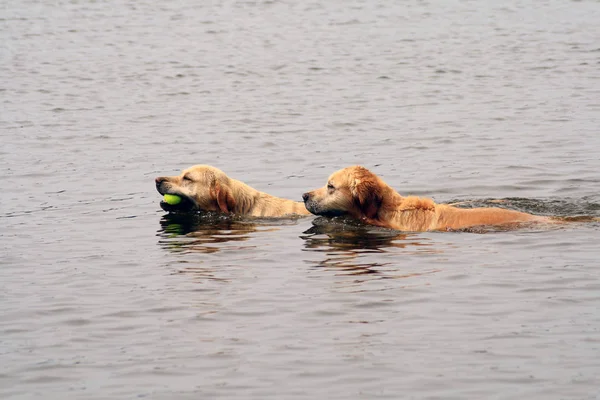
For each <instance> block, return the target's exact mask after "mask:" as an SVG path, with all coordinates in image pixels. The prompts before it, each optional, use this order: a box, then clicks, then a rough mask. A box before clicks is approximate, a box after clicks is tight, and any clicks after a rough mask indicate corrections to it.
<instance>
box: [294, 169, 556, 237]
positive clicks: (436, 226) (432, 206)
mask: <svg viewBox="0 0 600 400" xmlns="http://www.w3.org/2000/svg"><path fill="white" fill-rule="evenodd" d="M303 198H304V202H305V205H306V208H307V209H308V210H309V211H310V212H312V213H313V214H317V215H329V216H332V215H349V216H351V217H353V218H356V219H360V220H362V221H364V222H365V223H368V224H371V225H377V226H382V227H386V228H392V229H398V230H401V231H413V232H415V231H431V230H453V229H463V228H468V227H472V226H479V225H504V224H511V223H521V222H546V221H550V218H548V217H540V216H536V215H532V214H527V213H522V212H518V211H512V210H505V209H501V208H473V209H461V208H457V207H453V206H451V205H445V204H436V203H435V202H434V201H433V200H431V199H426V198H420V197H403V196H401V195H400V194H398V193H397V192H396V191H395V190H394V189H392V188H391V187H390V186H388V185H387V184H386V183H385V182H384V181H383V180H382V179H381V178H379V177H378V176H376V175H375V174H373V173H372V172H371V171H369V170H367V169H366V168H363V167H360V166H353V167H348V168H344V169H342V170H339V171H337V172H335V173H333V174H332V175H331V176H330V177H329V180H328V181H327V185H326V186H325V187H323V188H321V189H317V190H314V191H312V192H308V193H305V194H304V196H303Z"/></svg>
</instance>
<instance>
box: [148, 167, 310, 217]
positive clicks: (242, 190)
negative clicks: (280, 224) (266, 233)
mask: <svg viewBox="0 0 600 400" xmlns="http://www.w3.org/2000/svg"><path fill="white" fill-rule="evenodd" d="M155 182H156V190H158V192H159V193H160V194H161V195H163V201H161V203H160V207H161V208H162V209H163V210H165V211H169V212H192V211H216V212H221V213H225V214H238V215H248V216H253V217H283V216H289V215H309V214H310V212H309V211H308V210H307V209H306V207H305V206H304V203H302V202H298V201H293V200H289V199H283V198H280V197H275V196H271V195H270V194H267V193H264V192H261V191H258V190H256V189H254V188H252V187H250V186H248V185H246V184H245V183H243V182H241V181H238V180H236V179H233V178H230V177H228V176H227V175H226V174H225V173H224V172H223V171H221V170H220V169H218V168H215V167H213V166H210V165H195V166H193V167H190V168H188V169H185V170H183V171H182V172H181V174H180V175H178V176H160V177H157V178H156V179H155Z"/></svg>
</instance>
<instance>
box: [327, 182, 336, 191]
mask: <svg viewBox="0 0 600 400" xmlns="http://www.w3.org/2000/svg"><path fill="white" fill-rule="evenodd" d="M327 189H329V190H334V189H335V188H334V187H333V185H332V184H331V183H328V184H327Z"/></svg>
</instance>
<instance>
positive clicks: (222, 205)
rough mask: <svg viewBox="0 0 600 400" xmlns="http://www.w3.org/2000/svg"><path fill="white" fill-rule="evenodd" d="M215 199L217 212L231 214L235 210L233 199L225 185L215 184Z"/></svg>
mask: <svg viewBox="0 0 600 400" xmlns="http://www.w3.org/2000/svg"><path fill="white" fill-rule="evenodd" d="M215 197H216V199H217V205H218V206H219V210H221V212H224V213H232V212H234V210H235V199H234V198H233V195H232V194H231V189H229V187H227V186H225V185H221V184H220V183H219V182H218V181H217V182H215Z"/></svg>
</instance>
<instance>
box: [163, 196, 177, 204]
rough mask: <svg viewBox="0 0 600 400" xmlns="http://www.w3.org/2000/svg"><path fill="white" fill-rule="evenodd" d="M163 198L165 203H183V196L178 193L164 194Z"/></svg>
mask: <svg viewBox="0 0 600 400" xmlns="http://www.w3.org/2000/svg"><path fill="white" fill-rule="evenodd" d="M163 200H164V201H165V203H167V204H170V205H172V206H174V205H177V204H179V203H181V197H179V196H177V195H176V194H165V195H164V196H163Z"/></svg>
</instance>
